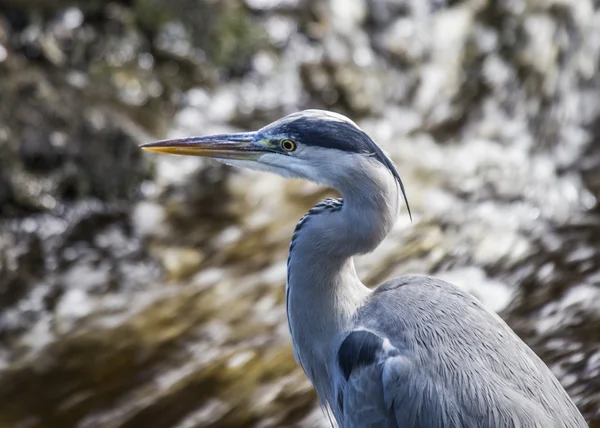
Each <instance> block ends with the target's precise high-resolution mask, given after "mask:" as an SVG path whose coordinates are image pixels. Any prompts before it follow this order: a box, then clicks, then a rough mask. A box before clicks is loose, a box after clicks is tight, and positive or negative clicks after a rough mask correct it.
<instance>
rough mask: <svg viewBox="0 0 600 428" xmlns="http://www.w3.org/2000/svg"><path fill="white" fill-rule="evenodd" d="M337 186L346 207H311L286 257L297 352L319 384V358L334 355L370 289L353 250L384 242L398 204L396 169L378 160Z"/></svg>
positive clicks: (290, 318)
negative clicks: (334, 346)
mask: <svg viewBox="0 0 600 428" xmlns="http://www.w3.org/2000/svg"><path fill="white" fill-rule="evenodd" d="M335 187H336V188H337V189H338V190H339V191H340V192H341V193H342V196H343V205H342V207H341V208H339V207H337V209H328V208H327V207H325V208H315V209H314V210H311V211H313V213H309V214H308V215H307V217H305V218H304V219H303V220H302V221H301V222H300V223H299V226H298V227H297V231H296V233H295V234H294V238H293V240H292V245H291V246H290V257H289V259H288V284H287V287H288V289H287V294H288V302H287V303H288V321H289V324H290V331H291V334H292V339H293V342H294V349H295V351H296V357H297V359H298V360H299V361H300V363H301V364H302V366H303V367H304V370H305V372H306V373H307V375H308V377H309V378H310V379H311V380H312V381H313V383H315V386H316V387H317V385H316V383H318V382H319V380H318V379H319V377H323V376H326V373H321V371H323V370H326V368H323V367H321V368H319V366H317V365H316V364H317V363H315V362H318V361H335V358H333V356H330V355H326V354H327V353H328V352H331V351H330V349H331V348H332V347H331V344H332V343H334V342H335V340H336V339H337V336H338V335H339V334H341V333H343V331H344V329H346V328H348V326H349V325H350V319H351V317H352V316H353V315H354V314H355V313H356V310H357V309H358V308H359V307H360V306H361V305H362V303H363V302H364V300H365V299H366V297H367V296H368V295H369V293H370V290H369V289H368V288H367V287H365V286H364V285H363V284H362V282H361V281H360V280H359V278H358V276H357V275H356V271H355V269H354V262H353V260H352V256H354V255H356V254H365V253H368V252H370V251H372V250H374V249H375V248H376V247H377V246H378V245H379V244H380V242H381V241H382V240H383V239H384V238H385V236H386V235H387V234H388V233H389V232H390V230H391V228H392V227H393V225H394V222H395V220H396V217H397V213H398V206H399V199H398V198H399V191H398V186H397V184H396V182H395V180H394V178H393V176H392V174H391V173H390V172H389V171H388V170H387V169H385V168H384V167H382V166H381V167H380V166H379V164H376V163H371V162H367V161H365V166H364V167H363V168H358V169H356V170H354V171H353V176H352V177H347V178H346V179H342V180H340V181H339V182H338V183H336V186H335ZM325 379H326V377H323V381H325ZM317 389H318V387H317ZM317 392H319V391H317Z"/></svg>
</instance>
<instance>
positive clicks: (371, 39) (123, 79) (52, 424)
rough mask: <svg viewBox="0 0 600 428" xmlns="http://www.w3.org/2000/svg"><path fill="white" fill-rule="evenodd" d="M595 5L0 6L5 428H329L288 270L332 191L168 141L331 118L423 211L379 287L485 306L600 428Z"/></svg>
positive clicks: (389, 246) (552, 1) (0, 342)
mask: <svg viewBox="0 0 600 428" xmlns="http://www.w3.org/2000/svg"><path fill="white" fill-rule="evenodd" d="M599 66H600V2H599V1H598V0H593V1H592V0H462V1H461V0H438V1H433V0H429V1H426V0H221V1H217V0H114V1H101V0H79V1H76V0H0V428H41V427H48V428H70V427H80V428H96V427H119V428H126V427H127V428H141V427H144V428H158V427H161V428H162V427H176V428H192V427H318V426H326V421H325V420H324V419H323V417H322V416H321V413H320V411H319V409H318V407H317V404H316V402H315V394H314V392H313V391H312V389H311V387H310V385H309V384H308V382H307V380H306V379H305V378H304V375H303V374H302V372H301V370H300V369H299V368H298V367H297V365H296V363H295V362H294V359H293V355H292V351H291V346H290V340H289V337H288V331H287V325H286V317H285V308H284V300H285V298H284V284H285V270H286V265H285V264H286V257H287V246H288V242H289V239H290V237H291V234H292V231H293V228H294V225H295V223H296V222H297V220H298V219H299V218H300V217H301V216H302V214H303V213H304V212H305V211H307V210H308V208H309V207H310V206H311V205H312V204H314V203H316V202H317V201H318V200H319V199H321V198H322V197H324V196H326V195H329V194H330V191H328V190H327V189H322V188H320V187H318V186H316V185H312V184H310V183H304V182H300V181H285V180H283V179H280V178H279V177H275V176H271V175H268V174H259V173H252V172H246V171H234V170H232V169H230V168H228V167H225V166H222V165H218V164H216V163H214V162H210V161H206V160H201V159H197V158H184V157H176V156H165V155H163V156H158V155H154V154H148V153H142V152H141V151H140V150H139V149H138V148H137V144H139V143H142V142H148V141H152V140H154V139H158V138H165V137H174V136H187V135H194V134H206V133H213V132H221V131H231V130H249V129H254V128H257V127H260V126H263V125H265V124H266V123H268V122H270V121H272V120H275V119H277V118H278V117H280V116H282V115H283V114H286V113H290V112H293V111H296V110H299V109H304V108H309V107H310V108H325V109H331V110H335V111H338V112H340V113H343V114H346V115H348V116H350V117H351V118H353V119H354V120H356V121H357V122H358V123H359V124H360V125H361V126H362V127H363V129H365V130H366V131H367V132H368V133H369V134H370V135H372V136H373V138H374V139H375V140H376V141H378V142H379V143H380V144H381V145H382V146H383V147H384V148H385V149H386V151H387V152H388V153H389V154H390V155H391V156H392V158H393V159H394V160H395V162H396V163H397V165H398V168H399V170H400V173H401V175H402V176H403V179H404V182H405V185H406V187H407V191H408V196H409V199H410V201H411V204H412V208H413V213H414V217H415V219H414V222H413V223H412V224H411V223H410V222H409V220H408V216H407V215H404V216H403V217H402V218H401V220H400V221H399V222H398V224H397V225H396V227H395V229H394V231H393V233H392V235H391V236H390V237H389V238H388V239H387V240H386V241H385V242H384V243H383V245H382V246H381V247H380V248H379V249H378V250H377V251H376V252H375V253H374V254H372V255H368V256H365V257H362V258H360V259H358V260H357V268H358V270H359V272H360V275H361V276H362V278H363V279H364V281H365V282H366V283H368V284H372V285H375V284H377V283H378V282H379V281H382V280H383V279H385V278H388V277H390V276H392V275H399V274H404V273H430V274H434V275H436V276H440V277H442V278H445V279H448V280H450V281H453V282H455V283H457V284H458V285H460V286H461V287H465V288H466V289H467V290H469V291H470V292H472V293H474V294H475V295H477V296H478V297H479V298H480V299H481V300H482V301H483V302H484V304H485V305H486V306H487V307H489V308H490V309H493V310H495V311H498V313H500V315H501V316H502V317H503V318H504V319H506V320H507V321H508V323H509V324H510V325H511V326H512V327H513V328H514V329H515V330H516V331H517V332H518V333H519V335H521V337H523V338H524V339H525V340H526V342H527V343H528V344H529V345H530V346H531V347H532V348H533V349H534V350H535V351H536V352H537V353H538V354H539V355H541V356H542V358H543V359H544V360H545V361H546V362H547V363H548V364H549V365H550V367H551V368H552V370H553V371H554V373H556V375H557V376H558V377H559V379H560V380H561V382H562V383H563V384H564V385H565V387H566V388H567V389H568V391H569V393H570V394H571V395H572V397H573V398H574V400H575V402H576V403H577V404H578V406H579V407H580V409H581V410H582V411H583V412H584V414H585V416H586V417H587V418H588V420H589V421H590V423H591V426H593V427H600V210H599V208H598V202H597V198H598V197H599V196H600V142H599V141H598V138H599V136H600V75H599V74H598V68H599Z"/></svg>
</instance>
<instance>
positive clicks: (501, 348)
mask: <svg viewBox="0 0 600 428" xmlns="http://www.w3.org/2000/svg"><path fill="white" fill-rule="evenodd" d="M357 323H358V326H359V328H360V329H362V330H367V331H368V332H369V333H368V334H365V333H364V332H362V333H360V335H359V334H356V333H357V332H352V333H351V334H350V335H349V336H348V337H347V338H346V340H345V341H344V342H343V344H342V346H341V347H340V352H339V353H338V358H339V363H340V367H345V368H346V371H345V372H344V376H345V378H346V379H347V381H346V382H345V383H344V382H343V386H341V387H340V394H341V395H342V398H343V400H339V401H340V403H341V404H342V408H341V409H338V410H339V411H340V412H338V414H340V413H341V415H340V416H339V419H340V420H341V421H343V422H342V424H341V425H342V426H343V427H344V428H352V427H368V426H373V427H375V426H377V427H390V428H391V427H398V428H403V427H414V428H436V427H439V428H442V427H456V428H467V427H468V428H471V427H490V428H512V427H521V428H583V427H587V424H586V422H585V420H584V419H583V417H582V416H581V414H580V413H579V411H578V410H577V408H576V407H575V405H574V404H573V402H572V401H571V399H570V398H569V396H568V395H567V393H566V392H565V391H564V389H563V388H562V386H561V385H560V384H559V383H558V381H557V380H556V378H555V377H554V376H553V375H552V373H551V372H550V370H549V369H548V368H547V367H546V365H545V364H544V363H543V362H542V361H541V360H540V359H539V358H538V357H537V356H536V355H535V354H534V353H533V351H531V349H529V347H527V345H525V343H524V342H522V341H521V340H520V339H519V338H518V337H517V336H516V335H515V334H514V333H513V332H512V330H510V328H509V327H508V326H506V324H505V323H504V322H503V321H502V320H501V319H500V318H499V317H497V316H496V315H495V314H493V313H490V312H488V311H487V310H486V309H484V308H483V307H482V306H481V304H480V303H479V302H478V301H477V300H475V299H474V298H473V297H471V296H470V295H468V294H466V293H464V292H462V291H461V290H460V289H458V288H456V287H454V286H452V285H450V284H447V283H445V282H443V281H440V280H436V279H433V278H429V277H402V278H398V279H396V280H392V281H390V282H388V283H386V284H384V285H383V286H381V287H380V288H379V289H378V290H376V292H375V293H374V294H373V296H372V298H371V299H370V301H369V302H368V303H367V304H366V305H365V306H364V307H363V309H362V310H361V312H360V313H359V317H358V320H357ZM371 335H372V336H373V337H371ZM358 339H360V340H361V341H362V342H364V343H366V346H362V345H361V342H360V341H359V340H358ZM352 342H354V343H352ZM357 343H358V345H357ZM375 344H377V346H375ZM359 345H360V346H359ZM352 351H354V354H353V353H352ZM359 351H362V355H359ZM367 351H368V352H367ZM344 364H345V366H344Z"/></svg>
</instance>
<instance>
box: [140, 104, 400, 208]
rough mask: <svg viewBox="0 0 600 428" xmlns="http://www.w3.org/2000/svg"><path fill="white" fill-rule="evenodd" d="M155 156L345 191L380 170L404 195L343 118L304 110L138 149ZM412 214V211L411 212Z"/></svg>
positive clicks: (386, 162) (388, 167) (389, 166)
mask: <svg viewBox="0 0 600 428" xmlns="http://www.w3.org/2000/svg"><path fill="white" fill-rule="evenodd" d="M140 147H141V148H142V149H144V150H149V151H153V152H159V153H170V154H179V155H192V156H203V157H211V158H214V159H216V160H219V161H221V162H224V163H226V164H229V165H233V166H240V167H246V168H250V169H255V170H261V171H270V172H274V173H276V174H279V175H281V176H284V177H299V178H305V179H308V180H311V181H315V182H317V183H322V184H326V185H328V186H331V187H334V188H337V189H338V190H343V187H344V186H345V185H346V186H347V185H348V184H349V183H351V182H355V183H356V181H357V180H360V179H361V177H362V174H365V173H367V174H368V173H369V171H374V170H379V171H381V170H383V171H385V173H389V174H391V176H392V177H393V178H394V180H395V181H396V183H397V185H398V186H399V188H400V189H401V191H402V194H403V196H404V199H405V202H406V205H407V207H408V202H407V201H406V194H405V193H404V186H403V184H402V181H401V179H400V175H399V174H398V171H397V170H396V168H395V166H394V164H393V163H392V161H391V160H390V159H389V158H388V156H386V154H385V153H384V152H383V151H382V150H381V148H379V146H378V145H377V144H375V142H374V141H373V140H372V139H371V138H370V137H369V136H368V135H367V134H366V133H365V132H364V131H363V130H361V129H360V128H359V127H358V126H357V125H356V124H355V123H354V122H352V121H351V120H350V119H348V118H347V117H345V116H342V115H341V114H337V113H333V112H329V111H323V110H305V111H301V112H298V113H293V114H290V115H288V116H285V117H283V118H281V119H279V120H277V121H275V122H273V123H271V124H269V125H267V126H265V127H264V128H261V129H259V130H258V131H254V132H241V133H234V134H219V135H211V136H204V137H189V138H182V139H175V140H165V141H158V142H154V143H148V144H142V145H141V146H140ZM409 214H410V208H409Z"/></svg>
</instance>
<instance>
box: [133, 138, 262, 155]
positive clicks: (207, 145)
mask: <svg viewBox="0 0 600 428" xmlns="http://www.w3.org/2000/svg"><path fill="white" fill-rule="evenodd" d="M140 148H142V149H143V150H148V151H150V152H157V153H168V154H175V155H187V156H203V157H211V158H217V159H241V160H257V159H258V158H259V157H260V156H261V155H263V154H264V153H267V152H269V151H270V150H269V148H268V147H267V146H264V145H262V144H260V143H257V142H256V133H254V132H241V133H236V134H219V135H210V136H206V137H189V138H178V139H174V140H163V141H157V142H154V143H146V144H142V145H140Z"/></svg>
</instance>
